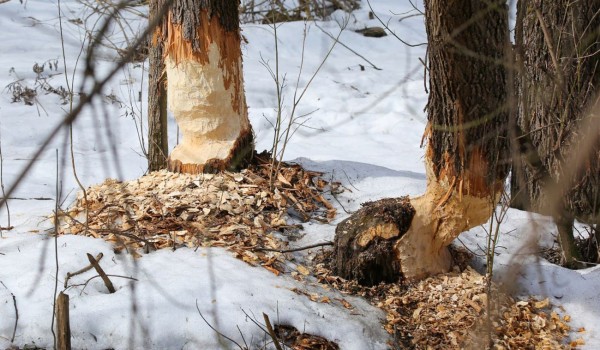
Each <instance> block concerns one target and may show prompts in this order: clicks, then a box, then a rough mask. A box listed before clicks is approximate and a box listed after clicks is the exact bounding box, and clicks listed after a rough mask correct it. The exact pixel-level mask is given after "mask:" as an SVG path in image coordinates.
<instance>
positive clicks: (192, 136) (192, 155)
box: [160, 0, 254, 173]
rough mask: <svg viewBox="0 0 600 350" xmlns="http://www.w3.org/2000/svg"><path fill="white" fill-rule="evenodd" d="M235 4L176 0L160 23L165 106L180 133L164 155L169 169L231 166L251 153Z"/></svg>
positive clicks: (191, 170) (230, 0) (194, 170)
mask: <svg viewBox="0 0 600 350" xmlns="http://www.w3.org/2000/svg"><path fill="white" fill-rule="evenodd" d="M160 1H161V2H164V1H165V0H160ZM238 6H239V1H237V0H202V1H201V0H192V1H184V0H175V1H174V3H173V5H172V7H171V9H170V11H169V13H168V16H167V18H166V20H165V23H164V24H163V26H162V27H161V39H162V41H163V47H164V50H165V52H164V54H165V66H166V72H167V97H168V105H169V109H170V110H171V111H172V112H173V115H174V117H175V119H176V121H177V123H178V125H179V128H180V130H181V132H182V135H183V139H182V142H181V144H179V145H177V147H175V149H174V150H173V152H172V153H171V155H170V156H169V161H168V163H169V169H170V170H172V171H179V172H186V173H199V172H214V171H219V170H224V169H231V170H233V169H237V168H240V167H242V166H244V165H245V162H246V161H247V160H248V159H249V157H251V156H252V153H253V150H254V149H253V136H252V129H251V126H250V122H249V120H248V111H247V107H246V99H245V95H244V83H243V74H242V54H241V47H240V44H241V36H240V28H239V18H238Z"/></svg>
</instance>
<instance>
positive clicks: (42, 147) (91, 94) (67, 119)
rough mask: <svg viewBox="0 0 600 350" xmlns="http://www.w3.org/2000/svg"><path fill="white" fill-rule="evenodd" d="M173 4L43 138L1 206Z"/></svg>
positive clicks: (90, 56) (105, 28)
mask: <svg viewBox="0 0 600 350" xmlns="http://www.w3.org/2000/svg"><path fill="white" fill-rule="evenodd" d="M172 3H173V0H167V1H166V2H165V3H164V4H163V6H162V7H161V8H160V10H159V14H160V16H157V18H155V19H153V20H151V21H149V23H148V26H147V27H146V29H145V30H144V32H143V33H142V34H141V35H140V37H139V38H138V39H137V40H136V41H135V43H134V44H133V45H132V46H131V47H130V48H129V49H128V50H127V53H126V54H125V55H124V56H123V57H122V58H121V59H120V60H119V61H118V62H117V63H116V65H115V66H114V67H113V69H112V70H110V71H109V72H108V73H107V74H106V76H105V77H104V79H102V80H100V81H95V82H93V83H90V84H91V85H92V87H91V88H90V91H88V92H87V93H86V94H85V95H84V96H83V98H82V99H81V101H80V102H79V104H77V106H75V108H74V109H73V110H72V111H71V112H69V113H68V114H67V115H66V116H65V117H64V118H63V120H62V121H61V122H60V123H58V125H56V126H54V128H52V129H51V130H50V132H49V133H48V135H47V136H46V137H45V138H43V140H42V142H41V143H40V145H39V146H38V148H37V149H36V150H35V152H34V153H33V155H32V156H31V157H30V159H29V161H28V162H27V164H26V165H25V166H24V167H23V168H22V169H21V171H20V172H19V174H18V175H17V176H16V177H15V178H16V180H15V182H13V184H12V185H11V186H10V187H9V189H8V191H7V192H6V196H5V197H4V198H2V199H1V200H0V206H3V205H4V203H5V202H6V198H8V197H10V196H11V195H12V194H13V193H14V192H15V191H16V189H17V188H18V186H19V185H20V184H21V182H22V181H23V180H24V179H25V178H26V176H25V175H26V174H27V173H28V172H29V171H30V170H31V168H32V167H33V165H34V164H35V162H36V161H37V160H38V158H39V157H40V156H41V154H42V153H43V152H44V150H46V148H47V147H48V145H49V144H50V143H51V142H52V140H54V138H55V137H56V135H58V134H59V132H60V131H61V130H62V128H63V127H65V126H68V125H69V124H72V123H73V122H75V120H76V119H77V118H78V117H79V115H80V114H81V112H82V111H83V110H84V108H85V107H86V106H87V105H88V104H90V103H91V101H92V99H93V98H94V97H96V96H97V95H99V94H100V93H101V92H102V91H103V89H104V87H105V86H106V85H107V84H108V82H110V81H111V80H112V78H113V77H114V76H115V75H116V74H117V72H119V71H120V70H121V68H123V66H125V65H126V64H127V63H128V62H130V61H131V59H132V57H133V56H134V54H135V50H136V49H137V48H138V47H139V46H140V45H141V44H142V43H143V42H144V41H145V40H146V38H147V36H148V35H149V34H150V33H151V32H152V31H153V30H154V28H155V27H156V26H157V24H158V23H159V18H158V17H161V16H162V15H164V14H165V13H166V12H167V10H168V9H169V7H170V6H171V4H172ZM117 10H118V9H117ZM110 24H111V21H106V22H105V23H104V25H103V27H102V28H101V30H100V31H99V34H98V36H99V37H101V36H102V35H104V33H105V32H107V31H108V30H109V28H110ZM99 37H96V38H95V40H94V45H98V43H99V41H100V38H99ZM94 45H92V48H91V50H90V52H89V53H88V56H87V59H86V66H87V67H88V69H87V70H88V71H89V72H87V73H86V74H90V75H91V74H92V73H93V69H92V68H91V67H93V66H94V64H93V63H92V62H91V60H93V59H94V58H95V57H96V55H95V54H96V52H95V50H94V47H95V46H94ZM83 83H88V82H87V81H84V82H83ZM83 83H82V85H83Z"/></svg>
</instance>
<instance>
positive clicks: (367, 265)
mask: <svg viewBox="0 0 600 350" xmlns="http://www.w3.org/2000/svg"><path fill="white" fill-rule="evenodd" d="M414 215H415V209H414V208H413V207H412V205H411V204H410V200H409V199H408V197H401V198H386V199H381V200H379V201H376V202H367V203H364V204H363V207H362V208H361V209H360V210H359V211H358V212H356V213H354V214H353V215H352V216H351V217H350V218H348V219H346V220H344V221H342V222H341V223H340V224H339V225H338V226H337V228H336V230H335V242H334V247H335V254H334V256H335V261H334V262H333V271H334V273H335V274H337V275H338V276H341V277H343V278H345V279H353V280H356V281H358V283H360V284H362V285H368V286H372V285H375V284H377V283H380V282H397V281H398V280H400V279H401V278H402V269H401V266H400V265H399V264H400V262H399V261H398V259H396V252H395V250H394V245H395V244H396V243H397V241H398V240H399V239H400V238H402V236H403V235H404V234H405V233H406V232H407V231H408V229H409V228H410V224H411V222H412V219H413V216H414Z"/></svg>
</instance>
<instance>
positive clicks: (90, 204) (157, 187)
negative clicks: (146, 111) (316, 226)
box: [59, 164, 335, 273]
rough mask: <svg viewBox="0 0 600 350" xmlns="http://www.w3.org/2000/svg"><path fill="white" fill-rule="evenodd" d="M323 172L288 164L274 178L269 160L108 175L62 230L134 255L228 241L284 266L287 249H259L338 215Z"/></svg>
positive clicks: (240, 251)
mask: <svg viewBox="0 0 600 350" xmlns="http://www.w3.org/2000/svg"><path fill="white" fill-rule="evenodd" d="M320 175H322V174H321V173H318V172H313V171H307V170H304V169H303V168H302V167H301V166H299V165H295V164H284V165H282V166H281V167H280V171H279V173H278V174H276V175H275V176H273V177H275V178H274V179H273V182H272V183H273V185H272V186H271V185H270V184H271V182H270V181H269V178H270V176H271V173H270V165H268V164H266V165H260V166H256V167H253V168H251V169H246V170H243V171H241V172H240V173H230V172H222V173H219V174H200V175H188V174H179V173H171V172H167V171H158V172H153V173H150V174H147V175H145V176H142V177H140V178H138V179H135V180H131V181H126V182H119V181H116V180H112V179H109V180H106V181H105V182H104V183H102V184H99V185H96V186H92V187H90V188H88V189H87V190H86V195H87V203H86V201H85V199H84V195H83V193H80V194H79V195H78V198H77V201H76V203H75V204H74V205H73V206H72V207H71V208H69V209H68V211H65V212H63V213H61V217H60V228H59V234H76V235H86V236H90V237H96V238H103V239H105V240H107V241H109V242H112V243H114V244H115V249H116V250H118V251H121V250H127V251H129V252H130V253H132V254H134V255H139V254H140V253H141V252H144V251H145V252H149V251H151V250H155V249H161V248H172V249H175V248H177V247H183V246H186V247H190V248H196V247H200V246H210V247H226V248H227V249H229V250H231V251H233V252H235V253H236V256H237V257H238V258H240V259H242V260H244V261H246V262H248V263H250V264H253V265H256V264H260V265H262V266H264V267H265V268H267V269H269V270H270V271H272V272H273V273H279V272H280V268H279V267H278V266H277V264H276V263H277V260H278V258H279V257H280V256H281V254H279V253H276V252H263V251H260V249H261V248H270V249H280V248H281V247H282V245H285V241H286V239H287V237H286V234H287V233H288V232H294V231H297V230H298V226H299V224H298V222H306V221H309V220H317V221H320V222H328V221H329V220H331V219H332V218H333V217H334V216H335V209H334V208H333V206H332V205H331V204H330V203H329V202H328V201H327V200H326V199H325V198H324V197H323V191H324V190H325V189H326V187H327V186H328V183H327V182H326V181H324V180H323V179H321V178H320V177H319V176H320ZM86 210H87V211H88V212H87V218H88V220H87V224H86ZM291 219H295V220H291ZM292 221H295V222H296V224H293V223H292Z"/></svg>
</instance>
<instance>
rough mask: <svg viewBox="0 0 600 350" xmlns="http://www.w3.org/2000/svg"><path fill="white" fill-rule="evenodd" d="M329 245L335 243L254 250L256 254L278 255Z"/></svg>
mask: <svg viewBox="0 0 600 350" xmlns="http://www.w3.org/2000/svg"><path fill="white" fill-rule="evenodd" d="M329 245H333V242H329V241H328V242H323V243H316V244H311V245H307V246H304V247H299V248H294V249H271V248H256V249H253V250H254V251H256V252H277V253H292V252H299V251H301V250H306V249H311V248H317V247H325V246H329Z"/></svg>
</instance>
